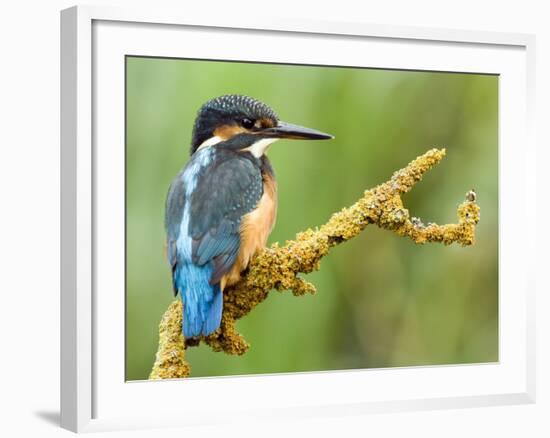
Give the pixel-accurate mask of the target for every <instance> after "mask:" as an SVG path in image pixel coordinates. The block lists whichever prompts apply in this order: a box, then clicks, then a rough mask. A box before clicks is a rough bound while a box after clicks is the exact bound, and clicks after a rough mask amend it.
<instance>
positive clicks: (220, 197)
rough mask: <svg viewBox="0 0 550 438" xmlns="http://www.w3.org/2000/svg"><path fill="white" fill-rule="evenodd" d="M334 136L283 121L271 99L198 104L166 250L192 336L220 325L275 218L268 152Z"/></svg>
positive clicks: (186, 331) (174, 188)
mask: <svg viewBox="0 0 550 438" xmlns="http://www.w3.org/2000/svg"><path fill="white" fill-rule="evenodd" d="M331 138H334V137H333V136H332V135H330V134H326V133H324V132H321V131H317V130H315V129H310V128H306V127H303V126H299V125H294V124H291V123H286V122H283V121H281V120H279V118H278V116H277V114H276V113H275V112H274V110H273V109H271V108H270V107H269V106H267V105H266V104H265V103H263V102H261V101H259V100H257V99H255V98H252V97H249V96H244V95H238V94H227V95H223V96H220V97H216V98H213V99H211V100H209V101H207V102H206V103H205V104H204V105H202V106H201V108H200V109H199V111H198V113H197V116H196V119H195V122H194V125H193V132H192V139H191V148H190V158H189V160H188V162H187V164H186V165H185V166H184V167H183V168H182V169H181V171H180V172H179V173H178V174H177V176H176V177H175V179H174V180H173V181H172V183H171V185H170V188H169V190H168V194H167V197H166V204H165V231H166V255H167V259H168V263H169V266H170V268H171V275H172V286H173V291H174V295H176V296H177V295H178V294H179V296H180V298H181V301H182V305H183V319H182V332H183V336H184V338H186V339H189V338H195V337H199V336H208V335H210V334H212V333H213V332H214V331H216V330H217V329H218V328H219V327H220V324H221V318H222V312H223V292H224V290H225V289H226V288H227V287H228V286H231V285H233V284H235V283H236V282H238V281H239V279H240V277H241V273H242V272H243V271H244V270H245V269H246V268H247V266H248V264H249V262H250V260H251V259H252V257H253V256H254V254H256V252H258V251H259V250H260V249H262V248H263V247H265V245H266V243H267V238H268V236H269V234H270V233H271V231H272V229H273V226H274V224H275V219H276V215H277V183H276V180H275V174H274V170H273V167H272V165H271V163H270V161H269V159H268V157H267V155H266V152H267V151H268V149H269V148H270V146H271V145H272V144H273V143H274V142H275V141H277V140H279V139H298V140H325V139H331Z"/></svg>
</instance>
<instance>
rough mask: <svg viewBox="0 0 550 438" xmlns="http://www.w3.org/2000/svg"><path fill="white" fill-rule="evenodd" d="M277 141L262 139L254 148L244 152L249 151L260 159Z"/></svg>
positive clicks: (274, 139) (250, 147) (248, 148)
mask: <svg viewBox="0 0 550 438" xmlns="http://www.w3.org/2000/svg"><path fill="white" fill-rule="evenodd" d="M277 140H279V139H278V138H262V139H261V140H258V141H257V142H256V143H254V144H253V145H252V146H249V147H247V148H246V149H243V151H249V152H250V153H251V154H252V155H254V156H255V157H256V158H260V157H261V156H262V155H263V154H265V153H266V152H267V150H268V149H269V146H271V144H272V143H275V142H276V141H277Z"/></svg>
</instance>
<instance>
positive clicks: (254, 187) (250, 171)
mask: <svg viewBox="0 0 550 438" xmlns="http://www.w3.org/2000/svg"><path fill="white" fill-rule="evenodd" d="M247 155H248V154H246V155H244V154H240V153H236V152H232V151H223V150H218V151H215V153H214V151H213V150H212V149H206V150H201V151H198V152H197V153H195V154H194V155H193V156H192V158H191V160H190V162H189V163H188V164H187V166H186V167H185V168H184V169H183V171H182V172H181V173H180V174H179V175H178V177H177V178H176V179H175V180H174V182H173V183H172V185H171V187H170V190H169V192H168V197H167V201H166V217H165V227H166V233H167V254H168V260H169V262H170V264H171V266H172V279H173V287H174V292H175V293H178V292H179V293H180V296H181V297H182V300H183V302H184V334H185V336H186V337H191V336H198V335H200V334H209V333H211V332H212V331H214V330H215V329H216V328H217V327H218V326H219V323H220V320H221V311H222V308H221V307H222V298H221V290H220V287H219V282H220V280H221V278H222V277H223V275H225V274H226V273H227V272H229V271H230V270H231V268H232V266H233V264H234V263H235V260H236V258H237V255H238V252H239V245H240V234H239V229H240V223H241V218H242V216H243V215H245V214H246V213H248V212H250V211H252V210H253V209H254V208H255V207H256V205H257V204H258V202H259V200H260V198H261V197H262V194H263V181H262V176H261V170H260V167H259V162H257V160H255V159H254V158H253V157H251V156H250V157H248V156H247Z"/></svg>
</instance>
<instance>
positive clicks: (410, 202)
mask: <svg viewBox="0 0 550 438" xmlns="http://www.w3.org/2000/svg"><path fill="white" fill-rule="evenodd" d="M61 55H62V56H61V75H62V77H61V80H62V82H61V84H62V87H61V88H62V95H61V119H62V128H61V133H62V136H61V138H62V157H61V168H62V175H61V178H62V180H61V190H62V194H61V195H62V212H61V213H62V243H61V244H62V272H61V280H62V290H61V298H62V303H61V310H62V312H61V313H62V321H61V347H62V357H61V359H62V360H61V363H62V369H61V376H62V379H61V380H62V382H61V383H62V386H61V396H62V400H61V404H62V406H61V423H62V426H63V427H65V428H67V429H70V430H73V431H78V432H80V431H99V430H112V429H120V428H147V427H163V426H178V425H190V424H206V423H209V422H211V421H212V418H216V421H217V422H226V421H227V422H229V421H232V420H234V419H235V418H240V417H254V418H259V419H261V418H272V417H280V416H285V415H292V416H294V417H296V416H297V417H300V416H304V417H305V416H311V415H343V414H350V413H352V414H357V415H360V414H368V413H370V412H380V411H403V410H419V409H441V408H450V407H466V406H468V407H473V406H485V405H497V404H519V403H530V402H533V401H534V397H535V395H534V387H535V383H534V382H535V372H534V354H535V352H534V324H535V321H534V303H533V296H532V295H533V294H534V291H533V285H532V283H531V278H532V275H531V274H532V273H531V270H532V269H533V268H532V266H533V263H532V260H530V259H529V257H530V256H529V254H532V251H531V249H530V248H531V246H532V245H533V235H534V233H533V231H530V230H534V222H535V220H534V216H532V213H530V211H531V210H530V209H529V208H526V206H528V205H529V204H531V203H534V202H535V198H534V181H535V178H534V169H535V165H534V163H533V160H534V158H533V157H534V143H533V139H532V132H531V120H532V111H533V93H534V78H533V72H534V70H533V63H534V37H532V36H530V35H516V34H501V33H487V32H472V31H468V32H466V31H457V30H445V29H422V28H414V27H410V28H404V27H388V26H375V25H371V24H369V25H367V24H363V23H355V24H354V23H337V22H302V21H299V22H298V21H296V20H294V19H291V18H290V17H289V18H288V20H284V21H277V20H274V19H267V18H266V19H263V20H262V19H260V20H254V22H251V21H250V22H249V21H246V20H243V21H242V22H227V21H224V19H223V17H218V18H216V17H213V16H210V17H203V16H189V15H182V14H181V13H171V14H168V13H165V12H159V11H155V10H151V11H135V10H132V11H127V10H122V9H111V8H104V7H88V6H86V7H80V6H79V7H73V8H70V9H67V10H64V11H62V13H61ZM213 401H215V402H213Z"/></svg>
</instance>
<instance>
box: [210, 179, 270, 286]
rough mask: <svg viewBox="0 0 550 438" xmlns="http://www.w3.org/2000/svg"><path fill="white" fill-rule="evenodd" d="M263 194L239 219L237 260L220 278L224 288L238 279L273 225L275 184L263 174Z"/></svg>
mask: <svg viewBox="0 0 550 438" xmlns="http://www.w3.org/2000/svg"><path fill="white" fill-rule="evenodd" d="M263 178H264V194H263V195H262V198H261V199H260V202H259V203H258V205H257V207H256V209H255V210H253V211H251V212H250V213H248V214H246V215H245V216H243V218H242V220H241V230H240V231H241V245H240V248H239V255H238V256H237V261H236V262H235V264H234V265H233V268H232V269H231V271H229V272H228V273H227V274H226V275H225V276H224V277H223V278H222V280H221V283H220V286H221V289H222V290H224V288H225V287H226V286H230V285H232V284H235V283H236V282H237V281H239V279H240V277H241V272H242V271H244V270H245V269H246V267H247V266H248V263H249V262H250V259H251V258H252V256H253V255H254V254H255V253H256V252H257V251H258V250H260V249H262V248H264V247H265V244H266V242H267V238H268V237H269V234H270V233H271V230H272V229H273V226H274V225H275V219H276V216H277V184H276V182H275V180H274V179H273V177H271V176H270V175H268V174H264V176H263Z"/></svg>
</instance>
